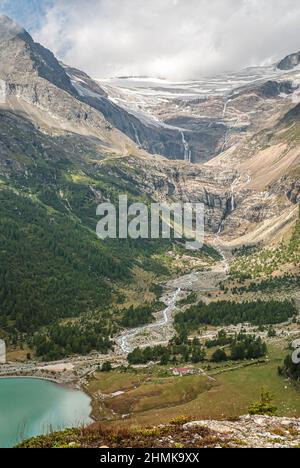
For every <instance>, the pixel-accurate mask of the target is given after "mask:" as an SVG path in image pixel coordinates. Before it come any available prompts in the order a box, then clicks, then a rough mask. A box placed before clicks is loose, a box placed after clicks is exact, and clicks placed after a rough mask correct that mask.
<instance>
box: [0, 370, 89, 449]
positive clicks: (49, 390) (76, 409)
mask: <svg viewBox="0 0 300 468" xmlns="http://www.w3.org/2000/svg"><path fill="white" fill-rule="evenodd" d="M90 412H91V406H90V398H89V397H88V396H87V395H85V394H84V393H83V392H80V391H75V390H71V389H68V388H66V387H63V386H60V385H56V384H54V383H52V382H48V381H44V380H38V379H29V378H19V379H17V378H13V379H0V448H9V447H13V446H14V445H16V444H17V443H18V442H20V441H21V440H24V439H28V438H29V437H33V436H36V435H41V434H45V433H47V432H49V430H51V431H52V430H60V429H66V428H68V427H75V426H79V425H82V424H88V423H91V422H92V420H91V419H90Z"/></svg>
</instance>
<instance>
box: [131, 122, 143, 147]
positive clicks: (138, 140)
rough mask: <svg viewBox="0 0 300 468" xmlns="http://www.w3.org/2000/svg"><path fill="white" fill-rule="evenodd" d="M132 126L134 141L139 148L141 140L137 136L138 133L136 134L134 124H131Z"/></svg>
mask: <svg viewBox="0 0 300 468" xmlns="http://www.w3.org/2000/svg"><path fill="white" fill-rule="evenodd" d="M132 128H133V131H134V136H135V141H136V143H137V145H138V146H139V147H140V148H142V144H141V140H140V138H139V135H138V132H137V129H136V126H135V125H134V124H132Z"/></svg>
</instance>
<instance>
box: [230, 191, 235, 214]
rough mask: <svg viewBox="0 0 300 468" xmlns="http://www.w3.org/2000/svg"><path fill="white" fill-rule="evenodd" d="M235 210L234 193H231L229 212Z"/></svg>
mask: <svg viewBox="0 0 300 468" xmlns="http://www.w3.org/2000/svg"><path fill="white" fill-rule="evenodd" d="M234 210H235V199H234V193H233V192H232V194H231V212H232V211H234Z"/></svg>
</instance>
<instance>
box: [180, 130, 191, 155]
mask: <svg viewBox="0 0 300 468" xmlns="http://www.w3.org/2000/svg"><path fill="white" fill-rule="evenodd" d="M180 134H181V140H182V144H183V147H184V160H185V161H186V162H191V160H192V151H191V150H190V146H189V144H188V142H187V141H186V139H185V135H184V132H183V131H180Z"/></svg>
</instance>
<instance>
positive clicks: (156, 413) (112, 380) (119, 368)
mask: <svg viewBox="0 0 300 468" xmlns="http://www.w3.org/2000/svg"><path fill="white" fill-rule="evenodd" d="M226 277H227V265H224V262H219V263H217V264H216V265H215V266H214V267H213V268H212V269H211V270H210V271H205V272H203V271H201V272H193V273H191V274H187V275H184V276H182V277H179V278H177V279H173V280H171V281H169V282H168V283H167V284H166V289H165V292H164V296H163V297H162V301H163V302H164V303H165V304H166V306H167V309H166V310H165V311H163V312H160V313H157V314H156V322H155V323H153V324H151V325H150V326H149V325H147V326H145V327H140V328H138V329H134V330H128V331H127V332H124V333H122V334H121V335H120V336H119V337H118V338H117V339H116V343H117V345H116V347H115V350H114V351H113V352H111V353H110V354H109V355H98V354H94V355H89V356H82V357H73V358H70V359H65V360H63V361H60V362H53V363H41V362H31V363H30V364H16V363H12V364H7V365H3V366H0V377H1V376H15V375H19V376H20V375H22V376H34V377H38V378H47V379H51V380H53V381H56V382H58V383H63V384H68V385H70V386H73V387H76V388H82V389H84V390H85V391H86V392H87V393H88V394H89V395H90V396H91V399H92V416H93V418H94V419H95V420H96V421H102V422H106V423H108V422H109V423H110V424H112V425H115V424H117V425H118V426H119V425H120V424H121V425H124V426H126V425H128V424H138V425H142V426H148V425H149V426H151V425H155V424H156V422H157V420H159V421H160V422H161V423H162V424H167V423H168V422H169V421H170V420H171V419H172V418H174V417H176V416H178V415H182V416H184V417H189V418H192V419H195V418H196V419H211V418H213V419H223V418H235V417H238V416H240V415H242V414H246V413H247V411H248V408H249V406H250V405H251V404H252V403H253V401H255V400H258V399H259V396H260V391H261V389H262V388H263V387H267V388H268V389H269V390H270V391H271V393H272V394H273V395H274V398H275V404H276V406H277V407H278V414H279V415H280V416H288V417H300V396H299V390H298V389H297V388H296V387H295V386H294V385H293V384H292V383H291V382H289V381H288V380H285V379H284V378H282V377H280V376H279V375H278V373H277V369H278V367H279V366H280V365H282V362H283V359H284V357H285V355H286V353H287V351H286V349H287V346H288V343H289V341H291V339H292V338H293V337H295V338H297V337H299V327H298V326H297V324H294V323H292V322H288V323H285V324H280V325H277V326H275V327H274V328H275V330H276V337H273V338H268V337H267V331H265V332H261V333H260V336H261V337H262V338H263V339H264V340H266V341H267V343H268V349H269V354H268V356H267V357H266V358H263V359H260V360H251V361H242V362H230V361H228V362H226V363H221V364H212V363H209V362H204V363H201V364H197V365H193V366H188V368H189V369H190V371H191V375H186V376H183V377H180V376H177V375H174V371H173V369H172V368H171V367H170V365H169V366H158V365H155V364H153V363H152V364H151V363H150V364H149V365H144V366H133V367H132V368H127V366H128V363H127V359H126V358H127V354H128V352H130V351H132V350H133V349H134V348H135V347H141V348H143V347H146V346H154V345H157V344H167V343H168V341H169V340H170V339H171V338H172V337H173V336H174V327H173V317H174V314H175V311H176V303H177V302H178V301H179V300H180V299H181V298H182V297H185V296H186V295H187V294H188V293H189V292H195V293H196V294H197V295H199V297H201V299H202V300H203V301H206V302H210V301H212V300H216V299H220V298H224V297H226V294H225V293H223V292H222V291H220V289H219V287H218V284H219V282H220V281H222V280H224V279H225V278H226ZM221 328H222V329H224V328H225V330H226V331H227V332H231V333H232V332H237V333H238V332H239V331H241V329H242V326H237V327H233V326H229V327H221ZM221 328H220V327H219V328H218V327H206V328H205V330H203V331H202V332H201V339H211V338H213V337H214V336H216V334H217V332H218V331H219V330H220V329H221ZM247 332H248V333H255V334H257V333H258V332H257V327H256V328H255V327H253V329H251V327H248V329H247ZM107 361H109V362H111V363H112V365H113V367H114V368H115V370H114V371H112V372H107V373H106V372H99V368H100V367H101V365H102V364H103V363H104V362H107Z"/></svg>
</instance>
